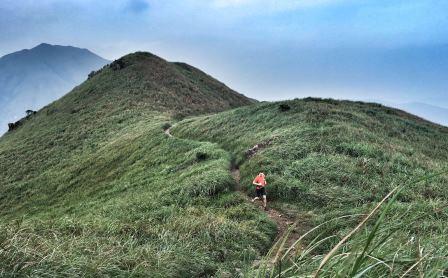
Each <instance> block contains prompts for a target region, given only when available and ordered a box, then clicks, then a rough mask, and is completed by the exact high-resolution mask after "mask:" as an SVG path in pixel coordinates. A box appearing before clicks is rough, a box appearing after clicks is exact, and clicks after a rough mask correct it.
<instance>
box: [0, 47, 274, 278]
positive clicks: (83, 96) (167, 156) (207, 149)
mask: <svg viewBox="0 0 448 278" xmlns="http://www.w3.org/2000/svg"><path fill="white" fill-rule="evenodd" d="M250 103H252V101H251V100H249V99H247V98H246V97H244V96H242V95H239V94H236V93H235V92H233V91H232V90H230V89H229V88H227V87H225V86H224V85H223V84H221V83H219V82H218V81H216V80H214V79H213V78H211V77H210V76H207V75H205V74H203V73H202V72H200V71H199V70H197V69H194V68H192V67H190V66H187V65H184V64H172V63H167V62H166V61H164V60H162V59H160V58H158V57H155V56H153V55H151V54H149V53H136V54H133V55H128V56H125V57H124V58H122V59H120V60H119V61H116V62H114V63H112V64H111V65H110V66H108V67H106V68H104V69H103V70H101V71H100V72H98V73H96V74H95V75H94V76H93V77H91V78H90V79H89V80H87V81H86V82H85V83H83V84H82V85H80V86H78V87H77V88H75V89H74V90H73V91H72V92H71V93H69V94H68V95H66V96H65V97H63V98H62V99H60V100H58V101H56V102H54V103H52V104H51V105H49V106H47V107H45V108H43V109H42V110H40V111H38V113H37V114H36V115H33V116H32V117H30V118H29V119H27V120H25V121H24V124H23V125H22V126H21V127H19V128H18V129H17V130H14V131H13V132H9V133H7V134H6V135H4V136H3V137H1V139H0V276H25V275H28V276H38V277H45V276H47V277H49V276H96V277H97V276H111V275H112V276H115V275H119V276H129V275H135V276H144V277H148V276H151V277H179V276H189V277H192V276H208V275H212V274H214V273H222V272H236V271H237V268H244V267H248V266H250V262H251V261H252V260H253V259H254V258H256V257H257V256H259V255H260V254H263V253H264V252H265V251H266V248H269V245H270V242H271V241H272V239H273V237H274V236H275V225H274V224H273V223H272V222H270V221H269V220H268V219H267V217H266V216H264V215H263V214H261V213H260V212H259V211H258V210H257V209H255V208H254V207H252V206H250V205H248V204H247V203H246V202H245V201H244V198H243V197H242V196H241V195H238V194H236V193H235V192H234V191H233V187H234V186H235V184H234V180H233V179H232V177H231V175H230V173H229V171H228V165H229V163H230V157H229V155H228V153H227V152H225V151H223V150H221V149H220V148H219V147H218V146H216V145H214V144H211V143H199V142H195V141H190V140H181V139H176V138H168V136H166V135H165V134H164V133H163V130H162V126H164V125H165V124H166V123H167V122H168V121H171V120H172V118H173V117H174V118H178V117H181V116H183V115H192V114H198V113H207V112H217V111H221V110H225V109H229V108H234V107H237V106H242V105H247V104H250ZM198 154H199V155H198ZM235 239H237V240H235Z"/></svg>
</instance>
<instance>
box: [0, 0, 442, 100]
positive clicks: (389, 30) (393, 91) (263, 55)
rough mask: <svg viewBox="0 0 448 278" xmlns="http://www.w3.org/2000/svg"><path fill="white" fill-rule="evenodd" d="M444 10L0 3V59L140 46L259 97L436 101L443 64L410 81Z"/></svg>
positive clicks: (234, 3)
mask: <svg viewBox="0 0 448 278" xmlns="http://www.w3.org/2000/svg"><path fill="white" fill-rule="evenodd" d="M447 11H448V1H446V0H396V1H394V0H388V1H385V0H358V1H355V0H289V1H286V0H285V1H281V0H277V1H276V0H209V1H200V0H174V1H169V0H115V1H101V0H97V1H91V0H76V1H75V0H40V1H32V0H2V1H1V2H0V14H1V15H2V16H1V17H0V55H4V54H7V53H10V52H14V51H17V50H19V49H23V48H30V47H33V46H35V45H37V44H39V43H41V42H47V43H52V44H61V45H74V46H79V47H85V48H88V49H90V50H92V51H93V52H95V53H97V54H99V55H101V56H103V57H105V58H108V59H115V58H118V57H120V56H122V55H124V54H127V53H129V52H133V51H137V50H146V51H150V52H153V53H155V54H158V55H160V56H162V57H164V58H166V59H168V60H179V61H185V62H188V63H190V64H192V65H195V66H198V67H199V68H201V69H203V70H204V71H206V72H208V73H210V74H211V75H213V76H215V77H217V78H218V79H221V80H223V81H224V82H225V83H226V84H228V85H229V86H231V87H233V88H235V89H237V90H239V91H241V92H242V93H245V94H247V95H249V96H251V97H256V98H259V99H278V98H293V97H302V96H306V95H321V96H332V97H336V98H358V99H385V100H388V101H398V102H400V101H404V100H405V99H406V98H407V97H406V96H407V94H411V95H412V96H413V100H415V101H427V102H428V103H432V104H434V103H438V104H440V100H441V99H442V98H443V97H444V96H443V94H444V92H446V89H448V86H447V84H446V82H445V83H444V81H443V80H442V78H439V79H438V78H435V77H434V76H436V77H438V76H439V74H441V73H440V72H439V71H441V70H444V69H445V68H446V65H445V64H442V65H441V66H440V65H439V68H440V70H438V69H435V70H434V71H435V75H427V76H425V78H426V79H424V80H425V82H423V83H429V84H430V86H428V87H425V86H423V85H422V84H420V83H422V82H420V83H419V84H415V82H414V81H415V80H411V78H412V79H415V78H418V77H419V76H420V75H421V74H420V73H419V72H418V68H420V67H421V64H428V63H431V61H432V60H431V59H434V60H435V61H440V57H439V56H440V55H445V54H447V52H446V46H447V45H448V12H447ZM401 49H404V50H405V51H400V50H401ZM413 49H417V50H416V51H420V52H422V53H424V55H421V56H422V57H420V58H419V59H420V60H418V61H417V62H416V63H417V64H412V65H407V64H403V63H402V62H400V61H402V60H403V59H406V56H404V57H402V56H400V55H401V53H404V52H406V51H411V53H412V51H413ZM420 52H419V53H420ZM428 52H429V53H428ZM391 53H395V54H394V55H395V56H393V57H392V59H390V55H393V54H391ZM426 54H427V55H426ZM425 55H426V56H425ZM438 55H439V56H438ZM428 56H430V57H428ZM388 57H389V58H388ZM411 57H412V56H411ZM443 61H446V59H445V60H443ZM400 63H401V64H400ZM409 68H416V69H417V70H416V71H414V72H409V70H408V69H409ZM384 72H390V73H393V74H392V75H394V76H393V77H394V78H391V77H390V75H388V76H386V75H385V74H383V73H384ZM382 75H384V76H383V77H382ZM408 79H409V80H408ZM425 94H430V96H429V97H426V96H424V95H425ZM414 98H415V99H414ZM431 99H432V100H431ZM444 101H445V100H444ZM442 106H446V107H448V99H447V100H446V103H443V105H442Z"/></svg>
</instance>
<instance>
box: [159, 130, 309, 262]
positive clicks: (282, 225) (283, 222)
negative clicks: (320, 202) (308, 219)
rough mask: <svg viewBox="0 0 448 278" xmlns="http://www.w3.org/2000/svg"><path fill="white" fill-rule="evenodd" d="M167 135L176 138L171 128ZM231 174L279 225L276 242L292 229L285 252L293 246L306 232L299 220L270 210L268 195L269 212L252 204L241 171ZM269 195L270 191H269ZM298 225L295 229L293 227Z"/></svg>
mask: <svg viewBox="0 0 448 278" xmlns="http://www.w3.org/2000/svg"><path fill="white" fill-rule="evenodd" d="M165 134H166V135H167V136H168V137H174V136H173V135H172V134H171V127H169V128H167V129H165ZM230 172H231V174H232V177H233V179H234V180H235V182H236V190H237V191H239V192H240V193H241V194H242V195H243V196H245V198H246V200H247V202H249V203H251V204H253V205H255V206H257V207H258V208H259V209H260V210H261V211H263V212H264V213H266V215H267V216H268V217H269V218H270V219H271V220H272V221H274V222H275V223H276V224H277V236H276V239H275V241H274V242H277V241H278V240H280V239H281V238H283V237H284V236H286V234H287V233H288V230H289V229H290V228H291V231H290V233H289V235H288V238H287V240H286V242H285V244H284V245H283V248H282V249H283V250H285V249H288V248H289V247H290V246H291V245H293V244H294V243H295V242H296V241H297V240H298V239H299V237H300V235H301V233H303V232H304V231H302V229H301V227H300V225H298V224H299V223H296V222H297V220H296V219H293V218H291V217H288V216H286V215H284V214H282V213H280V212H279V211H277V210H275V209H273V208H269V195H268V208H269V209H268V210H267V211H265V210H264V208H263V206H262V203H261V201H256V202H254V203H252V200H251V199H250V197H249V196H247V194H246V192H244V191H243V189H242V187H241V183H240V179H241V176H240V170H239V168H238V167H235V166H232V168H231V169H230ZM268 193H269V190H268ZM294 224H296V225H295V226H294V227H293V225H294ZM297 248H301V247H300V246H295V247H294V248H293V250H295V249H297ZM283 250H280V253H282V251H283ZM277 252H278V249H277V250H274V252H273V254H276V253H277Z"/></svg>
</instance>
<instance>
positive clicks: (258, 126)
mask: <svg viewBox="0 0 448 278" xmlns="http://www.w3.org/2000/svg"><path fill="white" fill-rule="evenodd" d="M281 104H283V105H287V106H288V107H289V108H290V109H289V110H288V109H287V108H286V109H283V110H285V111H282V110H281V109H280V105H281ZM173 134H175V135H177V136H179V137H183V138H191V139H195V140H200V141H210V142H215V143H218V144H219V145H220V146H221V147H222V148H224V149H225V150H228V151H230V152H232V153H233V156H234V157H235V158H236V160H237V163H238V164H240V170H241V175H242V184H243V186H246V189H247V190H248V192H249V193H250V194H252V186H251V179H252V178H253V177H254V176H255V175H256V173H258V172H259V171H264V172H265V173H267V175H268V177H267V179H268V183H269V187H268V194H269V197H270V198H271V200H273V201H274V206H276V207H278V208H280V209H282V210H283V211H285V212H286V213H290V214H292V215H297V214H299V215H303V214H306V215H311V216H312V218H313V219H314V221H315V225H317V224H320V223H323V222H325V221H328V220H331V219H334V218H336V217H339V216H342V215H355V214H360V213H361V214H362V213H365V212H366V211H368V210H369V209H370V208H371V207H372V205H373V204H376V203H377V202H379V201H380V200H381V199H382V198H383V197H384V196H385V195H386V194H387V193H388V192H389V191H390V190H392V189H393V188H394V187H395V186H397V185H406V186H405V187H404V189H403V190H402V191H401V193H400V195H399V196H398V197H397V201H396V202H395V203H394V204H393V206H392V207H391V209H390V210H389V213H388V216H387V221H386V223H387V225H386V226H383V227H384V230H382V233H381V234H382V235H386V234H387V233H388V232H387V231H389V232H390V231H392V230H395V228H398V229H397V231H394V234H393V237H392V239H391V240H390V241H388V244H387V245H385V246H382V249H381V252H380V253H379V254H378V256H380V257H381V256H384V257H390V256H392V257H393V256H394V254H395V252H396V251H397V250H399V249H400V246H402V247H403V246H406V248H404V250H402V251H403V253H406V254H407V255H412V256H411V258H412V259H411V260H409V261H408V262H407V263H403V265H398V266H396V268H395V271H397V273H399V270H400V269H401V268H405V267H406V266H408V265H409V263H410V262H413V259H415V256H414V254H415V249H414V247H415V246H413V245H412V246H409V244H406V242H408V241H409V240H411V239H413V241H414V242H415V240H416V239H418V242H419V244H420V246H421V247H422V248H424V249H425V250H426V252H432V254H436V257H437V258H438V259H437V260H433V261H428V262H426V264H425V267H426V268H427V269H431V270H436V269H439V270H440V269H443V267H446V265H444V264H443V262H444V261H445V262H446V260H444V258H446V257H447V255H448V248H447V246H446V245H445V244H441V243H444V242H448V238H447V228H446V224H445V223H446V222H447V220H448V189H447V187H446V184H447V182H448V177H447V176H446V175H441V176H437V177H435V178H433V179H431V180H428V181H425V182H423V183H413V182H412V181H413V180H414V179H416V178H420V177H422V176H426V175H432V174H436V173H439V172H442V171H444V170H446V169H448V162H447V161H448V160H447V158H448V129H447V128H444V127H441V126H437V125H434V124H431V123H428V122H426V121H423V120H421V119H419V118H417V117H414V116H412V115H409V114H406V113H404V112H402V111H399V110H394V109H390V108H387V107H383V106H381V105H377V104H367V103H359V102H358V103H356V102H345V101H333V100H320V99H305V100H293V101H287V102H281V103H262V104H258V105H254V106H249V107H243V108H238V109H235V110H231V111H227V112H223V113H219V114H217V115H211V116H203V117H197V118H192V119H186V120H184V121H182V122H181V123H179V124H178V125H176V126H175V128H174V129H173ZM256 144H260V146H261V148H260V149H259V151H258V152H257V153H256V154H255V155H254V156H253V157H251V158H248V157H247V156H246V155H245V152H246V151H247V150H248V149H250V148H252V147H253V146H254V145H256ZM358 221H359V217H351V218H347V219H341V220H339V221H334V222H332V223H330V224H328V225H326V227H325V231H321V232H322V233H323V234H322V235H321V238H325V237H326V236H331V238H328V239H327V240H325V241H324V242H322V244H319V245H318V246H317V247H316V249H315V250H314V251H313V254H314V255H316V256H318V255H319V254H324V252H326V250H328V248H329V247H331V246H333V245H334V244H335V243H336V242H338V240H339V239H341V238H342V236H344V235H345V234H346V233H347V232H348V231H349V229H350V228H351V227H354V226H355V224H356V223H357V222H358ZM299 225H300V223H299ZM361 237H362V236H361ZM380 237H381V236H380ZM363 242H365V238H364V240H361V239H358V240H353V241H352V242H351V244H352V245H353V246H355V245H359V246H362V244H363ZM347 248H348V249H349V248H350V247H347ZM346 250H347V249H346ZM352 250H356V248H354V249H352ZM407 255H404V254H403V257H406V256H407ZM404 261H406V260H404ZM318 262H319V260H318V259H316V258H314V261H313V263H311V262H309V261H308V262H307V263H306V264H304V265H303V268H301V269H302V270H301V271H303V272H302V274H303V275H304V274H306V273H307V272H306V269H308V271H309V272H308V274H309V273H310V272H312V271H313V270H315V269H316V268H317V264H318ZM377 268H378V272H374V275H373V276H372V277H375V276H378V275H384V273H387V271H389V270H388V269H387V268H386V267H385V266H384V265H379V266H377ZM333 274H334V273H333ZM439 274H440V272H439Z"/></svg>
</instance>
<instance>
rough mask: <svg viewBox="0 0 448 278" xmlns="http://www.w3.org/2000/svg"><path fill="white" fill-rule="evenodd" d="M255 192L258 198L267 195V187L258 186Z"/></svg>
mask: <svg viewBox="0 0 448 278" xmlns="http://www.w3.org/2000/svg"><path fill="white" fill-rule="evenodd" d="M255 193H257V197H258V198H261V197H263V196H266V189H265V188H264V187H261V188H256V189H255Z"/></svg>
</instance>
